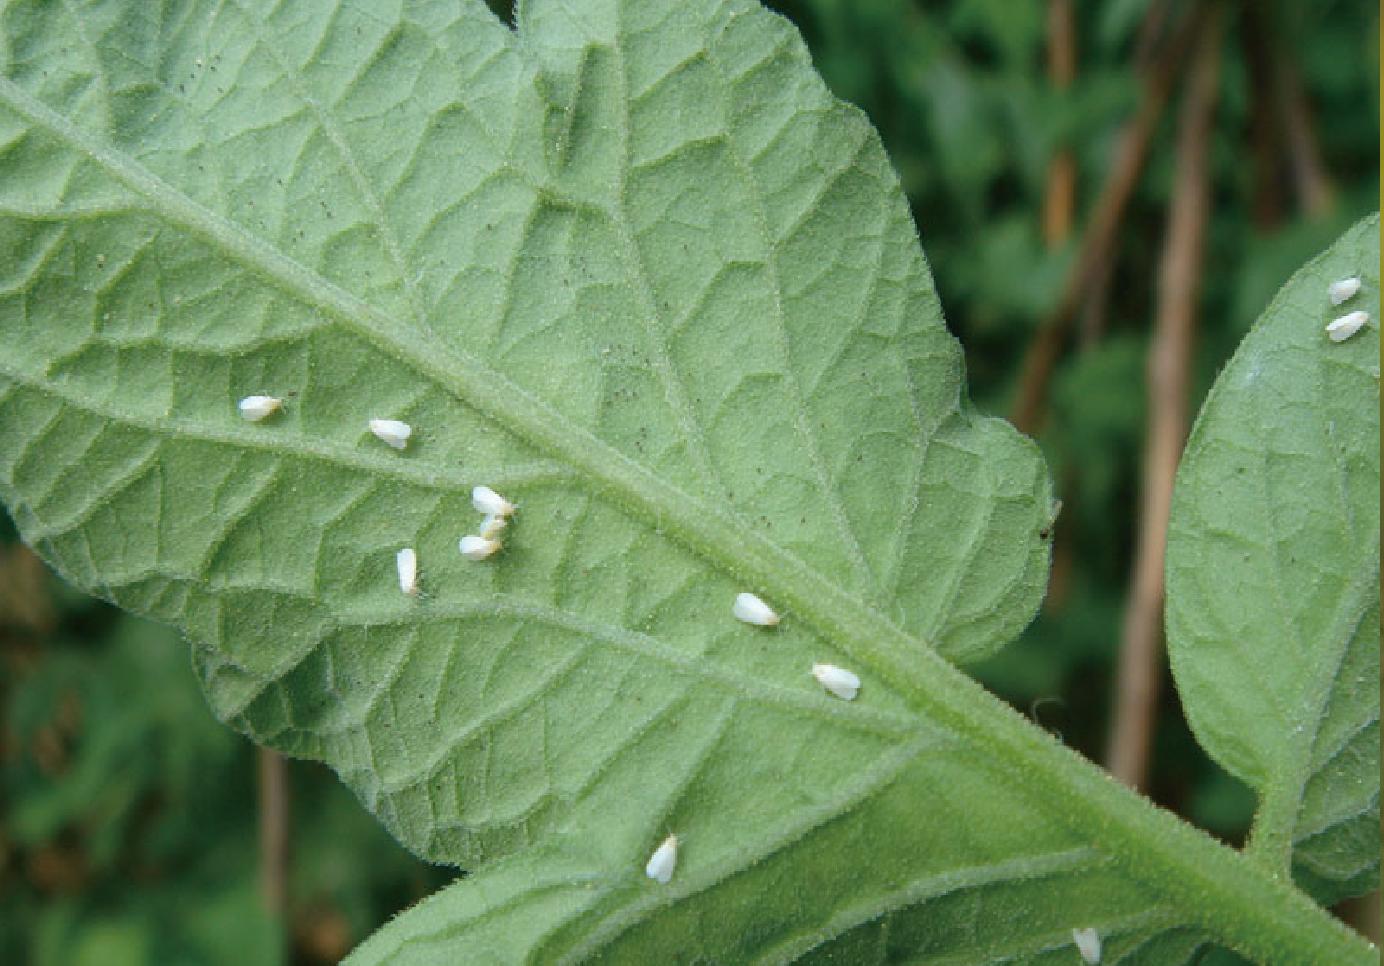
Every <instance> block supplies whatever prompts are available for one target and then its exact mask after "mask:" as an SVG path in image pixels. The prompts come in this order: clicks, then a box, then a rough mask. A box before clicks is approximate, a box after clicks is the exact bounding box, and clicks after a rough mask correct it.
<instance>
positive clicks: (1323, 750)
mask: <svg viewBox="0 0 1384 966" xmlns="http://www.w3.org/2000/svg"><path fill="white" fill-rule="evenodd" d="M1378 266H1379V219H1378V216H1375V217H1371V218H1367V219H1365V220H1364V221H1362V222H1360V223H1359V224H1357V225H1356V226H1355V227H1353V228H1352V229H1351V230H1350V231H1348V232H1347V233H1346V234H1345V235H1343V236H1342V237H1341V239H1340V240H1339V241H1337V242H1336V244H1334V245H1333V246H1332V247H1331V248H1330V249H1328V250H1327V251H1326V252H1324V253H1323V254H1322V255H1321V256H1319V257H1318V258H1316V259H1315V260H1313V261H1312V262H1310V263H1308V264H1307V265H1306V266H1305V267H1304V268H1303V269H1302V270H1301V271H1299V272H1298V273H1297V274H1296V275H1294V276H1293V278H1292V280H1291V281H1289V282H1288V284H1287V285H1286V286H1284V288H1283V290H1282V291H1281V292H1280V293H1279V294H1278V296H1277V298H1275V299H1274V301H1273V304H1271V305H1270V306H1269V308H1268V310H1267V311H1266V312H1265V314H1264V316H1263V317H1262V318H1261V319H1260V321H1259V323H1258V324H1257V325H1256V327H1255V328H1254V330H1253V331H1252V332H1251V333H1250V334H1249V335H1248V336H1247V337H1246V339H1245V341H1244V342H1243V343H1242V344H1241V346H1240V349H1239V351H1238V352H1237V353H1236V354H1235V357H1234V359H1233V360H1232V361H1231V362H1230V364H1229V365H1228V366H1227V367H1226V369H1225V370H1224V371H1223V372H1222V373H1221V375H1220V377H1219V379H1218V380H1217V383H1216V386H1215V388H1214V389H1213V390H1212V392H1211V395H1210V397H1209V398H1208V400H1207V403H1206V406H1205V407H1204V409H1203V410H1202V414H1201V416H1200V418H1199V419H1198V421H1197V424H1196V427H1195V429H1194V430H1193V432H1192V435H1191V438H1190V440H1189V442H1188V445H1187V451H1186V455H1185V456H1184V458H1183V461H1182V465H1181V467H1180V469H1179V471H1178V478H1177V487H1176V490H1175V493H1174V498H1173V506H1172V515H1171V520H1170V524H1169V529H1168V569H1167V574H1168V607H1167V617H1168V648H1169V651H1170V654H1171V657H1172V664H1173V670H1174V672H1175V674H1176V677H1177V684H1178V690H1179V692H1180V693H1181V697H1182V703H1183V706H1184V707H1185V708H1186V711H1187V715H1188V718H1189V719H1190V721H1191V723H1192V727H1193V729H1194V730H1195V731H1196V734H1197V737H1198V738H1199V739H1200V741H1201V743H1202V744H1203V745H1204V746H1205V747H1206V749H1207V750H1208V751H1209V752H1210V753H1211V754H1212V755H1213V756H1214V757H1215V758H1216V759H1217V760H1218V761H1220V762H1221V763H1222V764H1223V765H1225V767H1226V768H1228V769H1229V770H1230V771H1231V772H1233V773H1234V774H1236V775H1237V776H1239V777H1240V778H1242V779H1244V780H1245V781H1246V782H1248V783H1249V784H1250V785H1252V786H1253V787H1254V788H1255V789H1257V790H1258V792H1259V794H1260V802H1261V809H1260V814H1259V816H1258V819H1257V824H1256V829H1255V838H1256V840H1257V842H1256V845H1257V846H1258V847H1260V848H1261V849H1262V850H1264V851H1266V852H1268V853H1270V854H1269V859H1270V860H1271V861H1274V862H1276V863H1283V865H1284V867H1285V868H1286V863H1287V861H1288V859H1289V852H1290V851H1291V853H1292V859H1293V861H1294V863H1295V864H1296V866H1297V872H1298V875H1299V877H1300V878H1301V879H1302V880H1303V881H1304V882H1305V883H1306V884H1308V885H1309V886H1310V887H1311V888H1312V891H1313V892H1314V894H1318V895H1321V896H1323V897H1324V898H1335V897H1339V896H1340V895H1343V894H1350V893H1352V892H1363V891H1367V890H1368V889H1369V888H1371V887H1372V886H1373V884H1375V883H1377V882H1378V875H1379V329H1378V319H1379V270H1378ZM1351 275H1358V276H1360V277H1361V278H1362V279H1363V282H1364V285H1363V287H1362V289H1361V290H1360V293H1359V294H1358V295H1356V296H1355V297H1354V298H1353V299H1351V300H1350V301H1349V302H1347V303H1345V304H1344V305H1341V306H1333V305H1331V303H1330V300H1329V299H1328V297H1327V286H1328V285H1329V284H1330V283H1331V282H1333V281H1336V280H1337V279H1341V278H1345V277H1347V276H1351ZM1356 309H1361V310H1364V311H1367V312H1369V313H1370V316H1371V319H1373V320H1374V321H1372V322H1371V324H1370V325H1369V326H1368V327H1366V328H1365V329H1363V330H1361V331H1360V333H1359V334H1357V335H1356V336H1355V337H1353V338H1352V339H1350V340H1348V341H1346V342H1343V343H1334V342H1332V341H1330V340H1329V339H1328V338H1327V336H1326V334H1325V332H1324V329H1325V326H1326V324H1327V323H1328V322H1329V321H1331V319H1333V318H1335V317H1337V316H1339V315H1342V314H1344V313H1345V312H1347V311H1352V310H1356Z"/></svg>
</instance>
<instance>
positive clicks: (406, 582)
mask: <svg viewBox="0 0 1384 966" xmlns="http://www.w3.org/2000/svg"><path fill="white" fill-rule="evenodd" d="M471 505H472V506H474V507H475V508H476V509H477V510H479V511H480V512H481V513H483V514H484V515H485V517H484V519H483V520H482V521H481V525H480V533H478V534H477V533H468V534H467V535H466V536H464V537H462V538H461V541H460V542H459V543H458V545H457V549H459V550H460V551H461V555H462V556H463V557H465V558H466V559H468V560H485V559H486V558H487V557H490V556H492V555H493V554H494V553H495V552H496V551H497V550H499V549H500V548H501V547H502V546H503V544H502V543H501V542H500V540H499V536H500V532H501V531H502V530H504V528H505V527H506V526H508V525H509V518H510V517H511V516H513V515H514V510H515V506H514V504H513V503H510V502H509V501H508V500H506V499H505V498H504V497H502V496H500V494H498V493H496V492H495V491H494V490H492V489H491V488H490V487H488V486H478V487H475V488H474V489H472V490H471ZM394 559H395V563H396V564H397V565H398V569H399V589H400V590H402V591H403V592H404V593H406V594H408V595H409V596H411V597H412V596H416V595H417V593H418V553H417V551H415V550H414V549H413V548H412V547H404V548H403V549H402V550H400V551H399V552H398V553H396V554H395V555H394Z"/></svg>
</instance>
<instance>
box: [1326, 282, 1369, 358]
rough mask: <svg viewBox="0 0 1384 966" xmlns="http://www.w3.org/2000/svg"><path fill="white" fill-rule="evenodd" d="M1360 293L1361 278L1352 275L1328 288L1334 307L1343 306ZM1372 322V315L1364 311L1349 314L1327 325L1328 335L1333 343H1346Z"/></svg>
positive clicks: (1328, 294)
mask: <svg viewBox="0 0 1384 966" xmlns="http://www.w3.org/2000/svg"><path fill="white" fill-rule="evenodd" d="M1359 291H1360V276H1358V275H1352V276H1351V277H1350V278H1343V279H1340V280H1338V281H1335V282H1332V283H1331V284H1330V285H1328V286H1327V288H1326V294H1327V297H1328V298H1330V299H1331V304H1332V305H1341V304H1343V303H1345V302H1348V301H1350V300H1351V299H1353V298H1355V296H1356V294H1357V293H1358V292H1359ZM1369 321H1370V314H1369V313H1368V312H1366V311H1364V310H1362V309H1357V310H1356V311H1354V312H1347V313H1346V314H1345V315H1342V316H1340V317H1339V318H1335V319H1332V320H1331V321H1330V322H1328V323H1327V325H1326V335H1327V338H1329V339H1330V340H1331V341H1332V342H1344V341H1346V340H1347V339H1349V338H1350V337H1351V336H1353V335H1354V334H1355V333H1357V332H1359V331H1360V330H1361V329H1363V328H1364V327H1365V326H1366V325H1367V324H1368V323H1369Z"/></svg>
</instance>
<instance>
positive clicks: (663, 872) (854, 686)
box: [238, 395, 1099, 961]
mask: <svg viewBox="0 0 1384 966" xmlns="http://www.w3.org/2000/svg"><path fill="white" fill-rule="evenodd" d="M238 408H239V410H240V415H241V416H242V417H244V418H245V419H246V420H248V421H250V422H256V423H257V422H260V421H261V420H264V419H267V418H269V417H270V416H273V415H274V414H275V413H277V412H279V411H280V410H281V409H283V400H282V399H280V398H278V397H277V396H258V395H257V396H246V397H245V398H244V399H242V400H240V402H239V404H238ZM367 426H368V427H369V430H370V432H371V433H373V434H374V435H375V437H376V438H378V439H379V440H380V441H381V442H383V443H385V444H386V445H388V446H390V447H392V448H393V449H396V450H403V449H405V448H406V447H407V446H408V442H409V438H410V437H411V436H412V435H413V427H411V426H409V424H408V423H404V422H400V421H399V420H397V419H372V420H370V421H369V423H368V424H367ZM471 505H472V506H473V507H475V509H476V511H477V512H478V513H480V514H481V515H482V516H481V523H480V526H479V527H478V528H477V532H476V533H468V534H467V535H466V536H464V537H462V538H461V540H460V542H459V544H458V549H459V550H460V551H461V554H462V556H464V557H466V558H467V559H469V560H485V559H487V558H489V557H491V556H493V555H494V554H495V553H496V552H497V551H499V550H500V549H501V548H502V547H503V546H504V544H503V542H502V540H501V537H502V535H503V534H504V530H505V528H506V527H507V526H508V525H509V521H510V518H511V517H512V516H514V512H515V510H516V507H515V505H514V504H513V503H511V502H510V501H509V500H507V499H505V498H504V497H503V496H501V495H500V494H499V493H496V492H495V491H494V490H493V489H491V488H490V487H488V486H477V487H475V488H474V489H472V491H471ZM394 559H395V565H396V569H397V571H398V577H399V589H400V590H401V591H402V592H403V593H405V594H407V595H409V596H410V597H414V596H417V595H418V552H417V551H416V550H415V549H414V548H413V547H403V548H402V549H400V550H399V551H397V552H396V553H395V555H394ZM731 613H732V615H734V616H735V617H736V619H738V620H741V621H743V622H745V623H746V624H752V625H755V626H757V627H776V626H778V623H779V615H778V613H777V612H776V611H775V610H774V609H773V608H772V607H770V606H769V605H768V604H767V603H765V602H764V600H763V599H762V598H760V597H758V596H757V595H755V594H751V593H741V594H737V595H736V597H735V601H734V602H733V603H732V604H731ZM812 676H813V677H814V678H815V679H816V680H817V682H818V683H819V684H820V685H821V686H822V687H823V688H824V689H825V690H826V691H827V692H828V693H829V694H832V695H834V696H836V697H838V698H840V699H842V700H843V701H853V700H855V697H856V695H857V694H859V693H860V678H859V677H858V676H857V675H856V674H854V673H853V672H851V671H848V670H846V669H845V668H842V667H837V666H836V665H835V664H825V663H820V662H819V663H815V664H813V665H812ZM677 860H678V837H677V836H676V835H669V836H668V837H667V838H666V839H664V840H663V842H662V843H661V844H660V845H659V846H658V848H657V849H655V850H654V853H653V855H652V856H650V857H649V861H648V863H647V865H646V866H645V868H644V872H645V874H646V875H647V876H648V877H649V878H650V879H653V880H654V881H656V882H660V883H665V884H666V883H668V882H670V881H672V878H673V871H674V869H675V868H676V867H677ZM1098 942H1099V940H1097V943H1098ZM1083 955H1084V953H1083ZM1097 955H1099V953H1097ZM1088 961H1094V960H1088Z"/></svg>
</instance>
